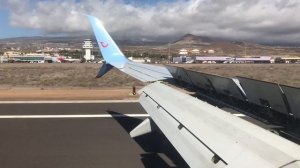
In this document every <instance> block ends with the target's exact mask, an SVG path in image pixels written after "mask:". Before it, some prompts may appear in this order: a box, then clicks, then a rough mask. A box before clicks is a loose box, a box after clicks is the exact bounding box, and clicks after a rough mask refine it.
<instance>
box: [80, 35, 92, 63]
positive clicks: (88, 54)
mask: <svg viewBox="0 0 300 168" xmlns="http://www.w3.org/2000/svg"><path fill="white" fill-rule="evenodd" d="M82 48H83V49H84V51H85V54H84V59H85V61H86V62H90V61H93V60H94V59H95V56H94V55H92V49H93V43H92V40H91V39H86V40H84V41H83V45H82Z"/></svg>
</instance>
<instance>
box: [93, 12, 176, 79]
mask: <svg viewBox="0 0 300 168" xmlns="http://www.w3.org/2000/svg"><path fill="white" fill-rule="evenodd" d="M88 19H89V21H90V23H91V25H92V28H93V31H94V34H95V36H96V39H97V44H98V45H99V48H100V52H101V54H102V56H103V58H104V60H105V62H104V63H103V65H102V67H101V69H100V70H99V72H98V74H97V77H101V76H103V75H104V74H105V73H106V72H108V71H109V70H110V69H111V68H112V67H116V68H118V69H119V70H121V71H123V72H124V73H126V74H128V75H130V76H132V77H134V78H136V79H138V80H140V81H142V82H153V81H157V80H164V79H168V78H172V75H171V74H170V73H169V71H168V70H167V69H166V68H165V67H162V66H155V65H147V64H141V63H136V62H132V61H130V60H128V59H127V58H126V57H125V55H124V54H123V53H122V51H121V50H120V49H119V47H118V46H117V44H116V43H115V42H114V40H113V39H112V38H111V36H110V35H109V33H108V32H107V31H106V29H105V28H104V26H103V24H102V23H101V22H100V20H98V19H97V18H96V17H94V16H90V15H88Z"/></svg>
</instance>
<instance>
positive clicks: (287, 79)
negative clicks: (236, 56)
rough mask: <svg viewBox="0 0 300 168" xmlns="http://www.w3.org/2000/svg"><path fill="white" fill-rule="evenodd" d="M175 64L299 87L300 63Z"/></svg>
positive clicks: (206, 71)
mask: <svg viewBox="0 0 300 168" xmlns="http://www.w3.org/2000/svg"><path fill="white" fill-rule="evenodd" d="M176 66H181V67H184V68H186V69H190V70H194V71H200V72H205V73H212V74H217V75H221V76H225V77H235V76H242V77H248V78H252V79H258V80H263V81H268V82H275V83H279V84H284V85H289V86H294V87H299V88H300V64H181V65H176Z"/></svg>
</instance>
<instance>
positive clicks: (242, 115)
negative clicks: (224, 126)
mask: <svg viewBox="0 0 300 168" xmlns="http://www.w3.org/2000/svg"><path fill="white" fill-rule="evenodd" d="M233 115H235V116H237V117H246V115H245V114H233Z"/></svg>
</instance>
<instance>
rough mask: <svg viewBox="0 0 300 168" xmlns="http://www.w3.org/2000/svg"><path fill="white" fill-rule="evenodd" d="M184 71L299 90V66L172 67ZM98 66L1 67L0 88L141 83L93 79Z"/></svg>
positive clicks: (113, 75) (114, 77) (115, 74)
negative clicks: (250, 79) (268, 83)
mask: <svg viewBox="0 0 300 168" xmlns="http://www.w3.org/2000/svg"><path fill="white" fill-rule="evenodd" d="M173 65H176V66H182V67H185V68H187V69H191V70H196V71H201V72H206V73H213V74H218V75H221V76H227V77H234V76H244V77H249V78H254V79H258V80H264V81H269V82H276V83H281V84H285V85H290V86H295V87H300V64H173ZM100 66H101V65H99V64H0V88H2V89H3V88H10V87H39V88H41V89H43V88H68V89H70V88H76V87H84V88H93V89H102V88H111V87H118V88H120V87H125V88H126V87H127V88H129V87H131V86H132V85H133V83H135V84H136V85H137V86H142V85H143V84H142V83H141V82H139V81H137V80H135V79H134V78H132V77H130V76H128V75H126V74H124V73H122V72H120V71H118V70H116V69H113V70H112V71H110V72H109V73H108V74H106V75H105V76H103V77H102V78H99V79H96V78H95V76H96V73H97V72H98V70H99V67H100Z"/></svg>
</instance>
